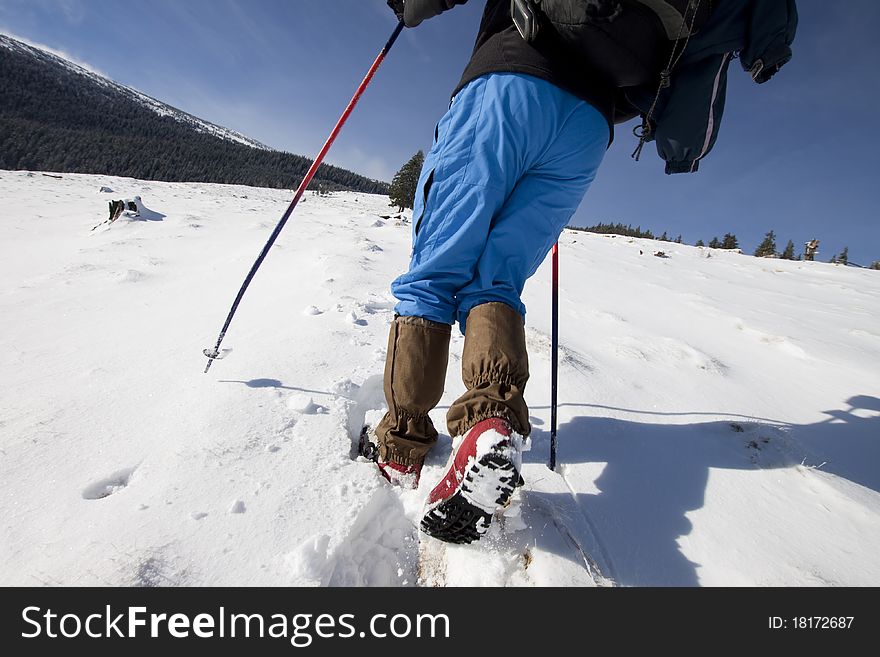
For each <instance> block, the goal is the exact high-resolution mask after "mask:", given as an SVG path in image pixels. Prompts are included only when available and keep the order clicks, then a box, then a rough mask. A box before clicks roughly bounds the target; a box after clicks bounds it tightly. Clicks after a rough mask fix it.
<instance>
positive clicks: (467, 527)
mask: <svg viewBox="0 0 880 657" xmlns="http://www.w3.org/2000/svg"><path fill="white" fill-rule="evenodd" d="M520 482H521V477H520V475H519V472H518V471H517V469H516V467H515V466H514V465H513V463H512V462H511V461H510V459H508V458H506V457H505V456H502V455H501V454H498V453H497V452H496V453H489V454H486V455H485V456H483V457H482V458H481V459H480V460H479V461H478V462H477V463H476V464H474V465H473V466H471V468H470V469H469V470H468V471H467V474H465V477H464V480H463V481H462V482H461V484H460V485H459V487H458V490H456V491H455V493H454V494H453V495H452V496H450V497H448V498H446V499H445V500H442V501H440V502H438V503H437V505H436V506H434V507H433V508H431V509H429V510H428V511H427V512H426V513H425V515H424V517H423V518H422V522H421V529H422V531H423V532H425V533H426V534H427V535H428V536H432V537H434V538H436V539H438V540H441V541H443V542H445V543H455V544H459V545H463V544H468V543H473V542H474V541H478V540H480V538H481V537H482V536H483V535H484V534H485V533H486V532H487V531H488V530H489V524H490V523H491V522H492V514H493V513H494V512H495V511H496V510H497V509H498V508H502V507H504V506H506V505H507V503H508V502H509V501H510V496H511V495H512V494H513V491H514V489H515V488H516V486H518V485H520ZM488 508H491V509H492V510H491V511H489V510H488Z"/></svg>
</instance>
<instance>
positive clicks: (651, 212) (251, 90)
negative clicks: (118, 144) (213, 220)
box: [0, 0, 880, 264]
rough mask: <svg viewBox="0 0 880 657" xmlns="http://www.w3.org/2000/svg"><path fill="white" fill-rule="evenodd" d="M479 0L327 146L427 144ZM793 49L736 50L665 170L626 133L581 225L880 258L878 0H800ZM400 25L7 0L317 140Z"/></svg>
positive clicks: (42, 28) (75, 49) (340, 149)
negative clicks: (780, 60)
mask: <svg viewBox="0 0 880 657" xmlns="http://www.w3.org/2000/svg"><path fill="white" fill-rule="evenodd" d="M483 5H484V3H483V2H482V0H471V1H470V2H469V3H468V4H467V5H465V6H463V7H458V8H456V9H455V10H453V11H450V12H448V13H446V14H444V15H443V16H441V17H439V18H436V19H433V20H431V21H428V22H426V23H424V24H423V25H422V26H420V27H419V28H417V29H414V30H406V31H405V32H404V35H403V37H402V38H401V40H400V41H399V42H398V44H397V46H395V49H394V51H392V53H391V55H390V57H389V59H388V60H387V62H386V63H385V65H384V66H383V68H382V69H381V70H380V72H379V74H378V76H377V78H376V79H375V81H374V83H373V85H372V86H371V87H370V89H369V91H368V92H367V94H366V95H365V96H364V98H363V100H362V101H361V105H360V106H359V107H358V109H357V111H356V113H355V114H354V115H353V116H352V118H351V120H350V121H349V123H348V124H347V126H346V128H345V130H344V131H343V133H342V135H341V137H340V138H339V140H338V141H337V143H336V145H335V146H334V148H333V150H332V151H331V153H330V156H329V158H328V161H329V162H331V163H334V164H338V165H340V166H344V167H347V168H351V169H354V170H356V171H358V172H360V173H364V174H366V175H369V176H371V177H378V178H383V179H386V180H388V179H390V177H391V176H392V175H393V174H394V172H395V171H396V170H397V169H398V168H399V167H400V165H401V164H403V162H405V161H406V160H407V159H409V157H410V156H411V155H412V154H413V153H414V152H415V151H417V150H419V149H427V148H428V147H429V146H430V142H431V137H432V134H433V128H434V124H435V123H436V122H437V120H439V118H440V116H442V114H443V112H444V110H445V109H446V106H447V104H448V101H449V94H450V92H451V91H452V89H453V88H454V87H455V85H456V82H457V81H458V79H459V76H460V75H461V71H462V70H463V68H464V65H465V64H466V62H467V59H468V57H469V55H470V52H471V49H472V46H473V40H474V37H475V35H476V30H477V26H478V24H479V17H480V14H481V12H482V8H483ZM798 6H799V10H800V15H801V23H800V28H799V32H798V38H797V41H796V43H795V58H794V60H793V61H792V62H791V63H790V64H789V65H788V66H787V67H786V68H785V69H784V70H783V71H782V72H781V73H780V74H779V75H778V76H777V77H776V78H774V79H773V80H772V81H771V82H770V83H768V84H766V85H762V86H759V85H756V84H754V83H753V82H751V80H750V79H749V77H748V76H747V75H746V74H745V73H743V72H742V71H741V70H740V68H739V67H738V65H737V64H736V63H735V64H734V66H733V67H732V68H731V79H730V87H729V95H728V104H727V110H726V112H725V118H724V123H723V126H722V130H721V135H720V138H719V141H718V145H717V146H716V148H715V150H714V152H713V153H712V154H711V155H710V156H709V157H708V158H707V160H706V161H705V162H703V165H702V167H701V170H700V172H699V173H697V174H694V175H679V176H665V175H664V174H663V166H662V162H661V160H660V159H659V158H658V157H657V156H656V155H655V154H654V151H653V148H652V147H649V149H646V153H645V155H643V157H642V161H641V162H640V163H636V162H634V161H632V160H631V159H630V157H629V156H630V153H631V152H632V150H633V148H634V146H635V141H634V138H633V137H632V136H631V132H630V130H631V127H632V124H628V125H626V126H618V130H617V137H616V140H615V143H614V145H613V146H612V148H611V150H610V151H609V153H608V155H607V157H606V161H605V163H604V165H603V168H602V170H601V171H600V174H599V177H598V179H597V180H596V182H595V184H594V185H593V188H592V189H591V190H590V193H589V194H588V195H587V198H586V199H585V200H584V203H583V204H582V206H581V208H580V209H579V210H578V213H577V214H576V215H575V218H574V220H573V222H572V223H574V224H578V225H586V224H592V223H596V222H599V221H605V222H608V221H614V222H617V221H621V222H623V223H631V224H633V225H641V226H642V227H643V228H651V229H652V230H654V231H655V232H657V233H660V232H662V231H664V230H665V231H668V233H669V235H670V237H673V238H674V237H675V236H677V235H678V234H681V235H682V236H683V238H684V240H685V241H686V242H689V243H693V242H694V241H695V240H697V239H703V240H706V241H708V240H709V239H710V238H711V237H713V236H715V235H717V236H719V237H721V236H722V235H723V234H724V233H726V232H733V233H735V234H736V235H737V236H738V237H739V238H740V242H741V244H742V246H743V248H744V249H746V250H747V251H752V250H754V248H755V247H756V246H757V244H758V243H759V242H760V241H761V239H762V238H763V236H764V233H766V232H767V231H768V230H770V229H773V230H775V232H776V235H777V244H778V247H779V248H780V250H781V249H782V247H783V246H784V245H785V243H786V242H787V240H788V239H792V240H794V242H795V245H796V247H797V248H798V250H801V249H802V246H803V243H804V242H805V241H807V240H808V239H810V238H813V237H816V238H818V239H820V240H821V241H822V243H821V247H820V251H821V253H820V256H819V257H820V259H823V260H827V259H829V258H830V257H831V256H832V255H833V254H835V253H839V252H840V251H841V250H842V249H843V247H844V246H849V253H850V259H851V260H853V261H855V262H859V263H861V264H870V262H871V261H874V260H880V224H878V222H877V221H876V219H875V217H876V216H877V208H876V197H877V192H878V186H880V185H878V182H877V180H878V172H880V153H878V142H880V131H878V129H877V127H876V125H877V119H876V117H877V115H878V113H880V75H878V67H880V40H878V39H877V34H878V31H880V2H877V1H876V0H847V1H846V2H826V1H825V0H799V2H798ZM394 25H395V20H394V17H393V15H392V14H391V12H390V10H389V9H388V8H387V7H386V6H385V0H0V31H2V32H5V33H7V34H11V35H13V36H20V37H24V38H26V39H28V40H31V41H34V42H38V43H42V44H45V45H48V46H51V47H52V48H55V49H57V50H60V51H63V52H65V53H67V54H69V55H70V56H72V57H73V58H75V59H77V60H78V61H81V62H84V63H87V64H89V65H90V66H92V67H93V68H95V69H97V70H99V71H101V72H103V73H104V74H106V75H108V76H109V77H111V78H113V79H115V80H117V81H120V82H122V83H125V84H128V85H130V86H133V87H136V88H138V89H140V90H141V91H143V92H145V93H147V94H149V95H151V96H154V97H156V98H158V99H160V100H162V101H165V102H167V103H169V104H171V105H174V106H176V107H179V108H181V109H184V110H186V111H188V112H190V113H192V114H196V115H198V116H200V117H202V118H205V119H208V120H210V121H213V122H215V123H218V124H221V125H225V126H228V127H230V128H233V129H235V130H238V131H239V132H242V133H244V134H247V135H249V136H251V137H254V138H255V139H258V140H260V141H262V142H264V143H266V144H268V145H270V146H272V147H275V148H279V149H284V150H289V151H292V152H295V153H300V154H303V155H306V156H312V155H314V154H315V153H316V152H317V151H318V149H319V148H320V146H321V145H322V144H323V142H324V140H325V139H326V136H327V134H328V133H329V131H330V129H331V128H332V126H333V124H334V123H335V122H336V119H337V118H338V116H339V115H340V113H341V112H342V110H343V109H344V107H345V104H346V103H347V102H348V100H349V98H350V97H351V94H352V93H353V91H354V89H355V88H356V87H357V85H358V83H359V82H360V80H361V79H362V77H363V75H364V73H365V72H366V70H367V68H368V67H369V65H370V63H371V62H372V60H373V59H374V57H375V56H376V54H377V53H378V51H379V49H380V48H381V47H382V45H383V44H384V43H385V40H386V39H387V37H388V35H389V34H390V33H391V31H392V30H393V28H394Z"/></svg>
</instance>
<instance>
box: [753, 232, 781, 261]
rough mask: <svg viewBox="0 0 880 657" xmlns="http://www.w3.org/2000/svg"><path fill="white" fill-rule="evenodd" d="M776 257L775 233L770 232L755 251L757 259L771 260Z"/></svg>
mask: <svg viewBox="0 0 880 657" xmlns="http://www.w3.org/2000/svg"><path fill="white" fill-rule="evenodd" d="M775 255H776V233H774V232H773V231H772V230H771V231H770V232H769V233H767V235H765V236H764V241H763V242H761V244H759V245H758V248H757V249H756V250H755V257H757V258H772V257H773V256H775Z"/></svg>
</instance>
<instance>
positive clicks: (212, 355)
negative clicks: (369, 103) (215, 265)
mask: <svg viewBox="0 0 880 657" xmlns="http://www.w3.org/2000/svg"><path fill="white" fill-rule="evenodd" d="M403 27H404V24H403V21H400V22H399V23H398V24H397V27H396V28H394V32H393V33H392V34H391V38H390V39H388V43H386V44H385V47H384V48H382V51H381V52H380V53H379V56H378V57H376V61H374V62H373V65H372V66H371V67H370V70H369V71H367V75H366V77H364V80H363V82H361V85H360V86H359V87H358V88H357V91H355V93H354V96H352V98H351V100H350V101H349V103H348V107H346V108H345V111H344V112H343V113H342V116H341V117H339V121H337V123H336V127H335V128H333V132H331V133H330V136H329V137H328V138H327V141H326V142H325V143H324V147H323V148H322V149H321V151H320V152H319V153H318V156H317V157H316V158H315V161H314V162H312V166H311V168H309V170H308V172H307V173H306V175H305V177H304V178H303V179H302V182H301V183H300V185H299V188H298V189H297V190H296V195H295V196H294V197H293V200H292V201H291V202H290V205H289V206H288V208H287V210H286V211H285V212H284V215H283V216H282V217H281V221H279V222H278V225H277V226H275V230H273V231H272V234H271V235H270V236H269V241H268V242H266V245H265V246H264V247H263V250H262V251H260V255H259V256H257V260H256V261H255V262H254V264H253V266H252V267H251V270H250V271H249V272H248V275H247V276H246V277H245V279H244V283H242V285H241V289H240V290H239V291H238V294H237V295H236V297H235V301H234V302H233V303H232V308H230V310H229V314H228V315H227V316H226V321H225V322H224V323H223V328H222V329H220V335H219V336H218V337H217V343H216V344H215V345H214V348H213V349H210V348H209V349H205V350H204V351H203V352H202V353H204V354H205V356H207V357H208V364H207V365H206V366H205V374H207V373H208V370H210V369H211V365H212V364H213V363H214V361H215V360H217V359H218V358H220V357H221V354H220V344H221V343H222V342H223V338H224V337H226V331H227V330H228V329H229V325H230V324H231V323H232V318H233V316H234V315H235V311H236V310H238V304H240V303H241V299H242V297H244V293H245V291H247V289H248V286H249V285H250V284H251V281H252V280H253V278H254V274H256V273H257V270H258V269H259V268H260V265H261V264H263V260H265V259H266V256H267V255H268V254H269V249H271V248H272V245H273V244H275V240H276V239H278V235H280V234H281V230H282V229H283V228H284V225H285V224H286V223H287V220H288V219H290V215H291V214H293V210H294V209H295V208H296V206H297V204H298V203H299V201H300V199H301V198H302V196H303V194H305V191H306V187H308V186H309V183H310V182H312V178H314V177H315V174H316V173H317V172H318V167H319V166H321V162H323V161H324V157H325V156H326V155H327V151H329V150H330V147H331V146H332V145H333V142H334V141H336V137H337V136H339V132H340V131H341V130H342V126H344V125H345V122H346V121H347V120H348V117H349V116H350V115H351V113H352V111H353V110H354V108H355V106H356V105H357V104H358V101H359V100H360V99H361V96H362V95H363V93H364V91H366V89H367V86H368V85H369V84H370V82H371V81H372V79H373V76H374V75H375V74H376V71H377V70H378V69H379V66H381V65H382V62H383V61H384V60H385V56H386V55H387V54H388V51H389V50H391V47H392V46H393V45H394V42H395V41H397V37H399V36H400V33H401V32H402V31H403Z"/></svg>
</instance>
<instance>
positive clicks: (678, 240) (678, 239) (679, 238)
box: [675, 235, 681, 244]
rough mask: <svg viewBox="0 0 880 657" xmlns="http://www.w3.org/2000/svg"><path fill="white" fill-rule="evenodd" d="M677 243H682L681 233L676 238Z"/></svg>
mask: <svg viewBox="0 0 880 657" xmlns="http://www.w3.org/2000/svg"><path fill="white" fill-rule="evenodd" d="M675 243H676V244H681V235H679V236H678V237H676V238H675Z"/></svg>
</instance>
